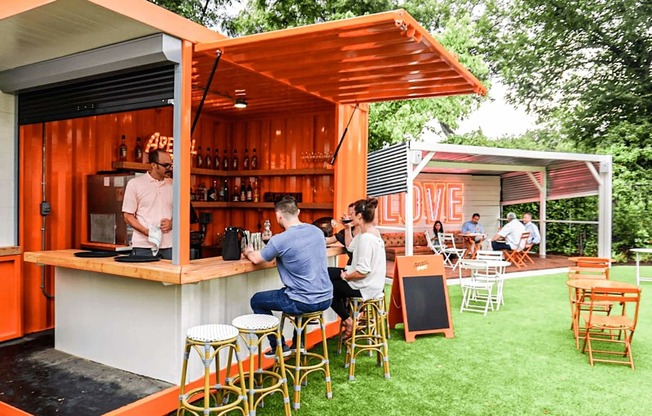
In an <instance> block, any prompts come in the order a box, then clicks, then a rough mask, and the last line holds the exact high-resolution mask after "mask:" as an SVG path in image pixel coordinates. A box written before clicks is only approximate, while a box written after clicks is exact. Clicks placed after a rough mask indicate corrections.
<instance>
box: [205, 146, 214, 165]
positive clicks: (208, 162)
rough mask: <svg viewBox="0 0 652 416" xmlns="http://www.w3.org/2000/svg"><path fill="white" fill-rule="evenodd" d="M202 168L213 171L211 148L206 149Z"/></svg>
mask: <svg viewBox="0 0 652 416" xmlns="http://www.w3.org/2000/svg"><path fill="white" fill-rule="evenodd" d="M204 166H205V167H206V169H213V156H211V148H210V147H207V148H206V157H205V158H204Z"/></svg>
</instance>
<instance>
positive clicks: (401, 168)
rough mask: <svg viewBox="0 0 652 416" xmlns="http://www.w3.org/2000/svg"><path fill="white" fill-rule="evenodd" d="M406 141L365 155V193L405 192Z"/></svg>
mask: <svg viewBox="0 0 652 416" xmlns="http://www.w3.org/2000/svg"><path fill="white" fill-rule="evenodd" d="M407 175H408V164H407V143H399V144H396V145H393V146H390V147H386V148H385V149H380V150H376V151H375V152H371V153H369V155H368V156H367V195H369V196H383V195H391V194H398V193H401V192H407Z"/></svg>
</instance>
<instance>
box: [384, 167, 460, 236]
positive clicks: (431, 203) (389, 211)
mask: <svg viewBox="0 0 652 416" xmlns="http://www.w3.org/2000/svg"><path fill="white" fill-rule="evenodd" d="M412 189H413V191H414V194H413V195H414V200H413V203H414V205H413V207H414V211H413V215H414V223H415V224H428V225H430V224H432V223H434V222H435V221H436V220H439V221H441V222H443V223H444V224H461V223H462V222H464V217H463V206H464V184H463V183H460V182H446V181H436V180H428V179H422V180H419V179H417V180H415V181H414V184H413V188H412ZM406 195H407V194H405V193H401V194H395V195H386V196H382V197H380V198H379V202H380V203H379V205H378V209H379V222H378V225H395V226H399V225H404V224H405V218H404V216H403V212H404V206H405V196H406Z"/></svg>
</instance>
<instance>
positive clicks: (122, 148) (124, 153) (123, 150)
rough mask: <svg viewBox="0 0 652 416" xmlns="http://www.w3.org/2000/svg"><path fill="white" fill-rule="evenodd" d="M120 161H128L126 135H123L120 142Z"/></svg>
mask: <svg viewBox="0 0 652 416" xmlns="http://www.w3.org/2000/svg"><path fill="white" fill-rule="evenodd" d="M118 159H119V160H120V161H121V162H126V161H127V142H126V137H125V135H124V134H123V135H122V139H121V140H120V150H119V152H118Z"/></svg>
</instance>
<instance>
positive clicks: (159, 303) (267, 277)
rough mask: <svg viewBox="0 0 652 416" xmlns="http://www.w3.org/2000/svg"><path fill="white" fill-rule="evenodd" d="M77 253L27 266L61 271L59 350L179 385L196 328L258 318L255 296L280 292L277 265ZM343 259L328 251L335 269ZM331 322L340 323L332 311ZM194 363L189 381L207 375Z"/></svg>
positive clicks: (37, 256)
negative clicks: (123, 259)
mask: <svg viewBox="0 0 652 416" xmlns="http://www.w3.org/2000/svg"><path fill="white" fill-rule="evenodd" d="M76 251H79V250H54V251H43V252H27V253H25V254H24V261H25V262H31V263H36V264H40V265H48V266H54V267H55V299H56V300H55V348H56V349H58V350H61V351H64V352H66V353H69V354H73V355H76V356H79V357H83V358H86V359H89V360H92V361H96V362H99V363H102V364H106V365H109V366H112V367H116V368H120V369H123V370H127V371H130V372H133V373H136V374H142V375H145V376H148V377H152V378H156V379H160V380H164V381H167V382H170V383H174V384H178V383H179V382H180V372H181V365H182V358H183V345H184V341H185V334H186V332H187V330H188V329H189V328H190V327H192V326H195V325H203V324H209V323H231V321H232V320H233V318H235V317H237V316H239V315H243V314H246V313H251V307H250V306H249V299H250V298H251V296H252V295H253V294H254V293H256V292H258V291H261V290H270V289H278V288H280V287H281V281H280V279H279V276H278V272H277V270H276V267H275V263H274V262H269V263H264V264H260V265H253V264H251V262H249V261H248V260H236V261H223V260H222V258H221V257H214V258H206V259H201V260H194V261H192V262H191V264H189V265H186V266H174V265H172V264H171V262H170V261H167V260H161V261H158V262H152V263H119V262H116V261H114V260H113V258H79V257H75V256H74V253H75V252H76ZM343 252H344V249H343V248H342V247H329V248H327V253H328V259H329V266H334V265H335V262H336V257H337V255H339V254H342V253H343ZM326 319H327V321H329V322H332V321H335V320H336V319H337V317H336V315H335V313H333V312H332V311H331V310H329V311H328V313H327V316H326ZM285 336H286V337H288V339H289V337H291V333H287V334H285ZM195 364H196V366H194V367H193V368H189V370H188V371H189V376H190V379H196V378H199V377H200V376H201V375H202V371H203V369H202V367H201V366H200V365H199V363H195Z"/></svg>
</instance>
